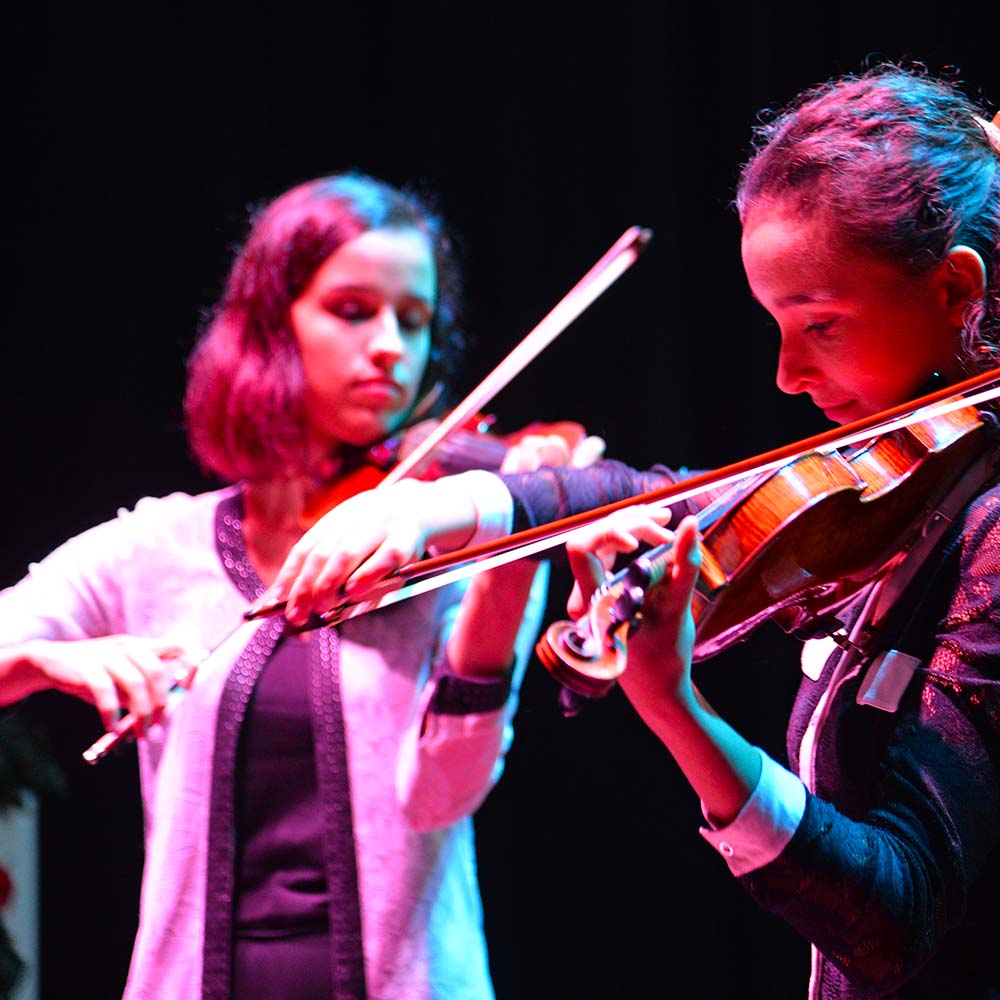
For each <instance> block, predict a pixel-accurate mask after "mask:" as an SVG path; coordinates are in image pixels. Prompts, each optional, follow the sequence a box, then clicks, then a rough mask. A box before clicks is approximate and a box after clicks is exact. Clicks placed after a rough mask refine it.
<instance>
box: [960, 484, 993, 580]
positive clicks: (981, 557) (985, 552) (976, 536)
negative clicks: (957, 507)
mask: <svg viewBox="0 0 1000 1000" xmlns="http://www.w3.org/2000/svg"><path fill="white" fill-rule="evenodd" d="M957 541H958V542H959V545H960V551H961V555H960V562H961V566H962V569H963V572H968V573H972V574H973V575H976V576H980V575H983V574H991V575H1000V483H995V484H994V485H992V486H991V487H989V488H988V489H986V490H984V491H983V492H982V493H980V494H979V495H978V496H977V497H976V498H975V499H974V500H973V501H972V502H971V503H970V504H969V506H968V507H966V509H965V514H964V516H963V518H962V522H961V524H960V526H959V534H958V537H957Z"/></svg>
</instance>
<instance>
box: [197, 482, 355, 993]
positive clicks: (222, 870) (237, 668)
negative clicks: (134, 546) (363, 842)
mask: <svg viewBox="0 0 1000 1000" xmlns="http://www.w3.org/2000/svg"><path fill="white" fill-rule="evenodd" d="M242 514H243V499H242V497H241V496H240V495H239V494H237V495H235V496H231V497H226V498H224V499H223V500H222V501H220V503H219V506H218V508H217V509H216V514H215V529H216V530H215V535H216V544H217V548H218V552H219V558H220V559H221V560H222V564H223V566H224V567H225V568H226V571H227V572H228V574H229V576H230V578H231V579H232V581H233V583H234V584H235V585H236V587H237V588H238V589H239V591H240V593H241V594H242V595H243V596H244V597H246V599H247V600H248V601H253V600H255V599H256V598H257V597H259V596H260V595H261V594H262V593H263V592H264V589H265V588H264V585H263V583H262V582H261V580H260V578H259V577H258V576H257V573H256V571H255V570H254V568H253V566H252V565H251V563H250V560H249V559H248V558H247V552H246V542H245V539H244V537H243V523H242ZM283 629H284V621H283V620H282V619H280V618H279V619H271V620H270V621H267V622H265V624H264V625H263V626H262V627H261V628H260V629H259V630H258V631H257V632H256V633H255V634H254V637H253V639H251V640H250V643H249V644H248V645H247V648H246V649H245V650H244V651H243V652H242V653H241V654H240V656H239V658H238V659H237V660H236V663H235V664H234V665H233V668H232V670H231V671H230V674H229V677H228V678H227V679H226V683H225V687H224V688H223V692H222V697H221V699H220V702H219V710H218V721H217V724H216V740H215V757H214V760H213V762H212V791H211V808H210V814H209V816H210V818H209V833H208V873H207V879H206V904H205V944H204V969H203V974H202V1000H230V997H231V993H232V940H233V902H234V900H233V895H234V882H235V867H236V844H235V839H236V838H235V830H234V817H235V808H234V805H235V803H234V798H235V778H236V753H237V749H238V745H239V735H240V727H241V725H242V723H243V719H244V717H245V715H246V709H247V706H248V705H249V703H250V697H251V695H252V693H253V688H254V684H255V683H256V681H257V678H258V677H259V676H260V672H261V670H263V668H264V664H265V663H266V662H267V659H268V657H269V656H270V655H271V653H272V652H273V651H274V647H275V646H276V645H277V642H278V639H279V638H281V635H282V632H283ZM337 644H338V638H337V636H336V633H335V632H334V631H333V630H332V629H330V630H327V629H324V630H322V631H321V632H317V641H316V642H313V643H311V644H310V645H311V647H312V648H314V649H318V650H319V652H318V653H311V654H310V662H311V664H312V670H311V674H312V682H311V683H312V709H313V727H314V733H315V739H316V760H317V767H318V781H319V790H320V799H321V801H322V805H323V810H324V831H323V832H324V855H325V857H324V862H325V867H326V872H327V883H328V887H329V891H330V898H331V901H335V902H334V903H333V905H331V907H330V947H331V961H332V973H333V981H334V986H335V993H336V996H337V998H338V1000H365V982H364V959H363V952H362V945H361V903H360V898H359V895H358V869H357V861H356V858H355V845H354V825H353V818H352V813H351V795H350V779H349V775H348V771H347V743H346V737H345V734H344V720H343V714H342V712H341V704H340V672H339V657H338V655H337V650H338V645H337Z"/></svg>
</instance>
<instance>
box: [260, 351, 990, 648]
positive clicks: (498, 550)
mask: <svg viewBox="0 0 1000 1000" xmlns="http://www.w3.org/2000/svg"><path fill="white" fill-rule="evenodd" d="M997 397H1000V368H996V369H991V370H990V371H988V372H984V373H983V374H980V375H977V376H974V377H972V378H969V379H966V380H965V381H963V382H959V383H956V384H955V385H951V386H947V387H946V388H944V389H939V390H937V391H936V392H933V393H929V394H928V395H925V396H921V397H919V398H918V399H915V400H912V401H911V402H908V403H901V404H900V405H898V406H895V407H892V408H891V409H888V410H884V411H881V412H880V413H876V414H873V415H872V416H870V417H865V418H863V419H861V420H857V421H854V422H853V423H850V424H845V425H844V426H842V427H834V428H831V429H830V430H828V431H823V432H821V433H819V434H815V435H813V436H811V437H808V438H803V439H802V440H800V441H794V442H792V443H791V444H786V445H782V446H781V447H778V448H775V449H773V450H771V451H768V452H765V453H764V454H762V455H757V456H753V457H751V458H746V459H742V460H740V461H738V462H734V463H732V464H731V465H726V466H724V467H722V468H720V469H716V470H712V471H710V472H705V473H701V474H699V475H697V476H691V477H689V478H687V479H685V480H682V481H680V482H676V483H671V484H670V485H668V486H664V487H660V488H659V489H655V490H650V491H648V492H646V493H640V494H637V495H636V496H633V497H627V498H626V499H624V500H618V501H616V502H614V503H610V504H605V505H604V506H602V507H595V508H594V509H592V510H588V511H583V512H581V513H579V514H573V515H571V516H569V517H566V518H563V519H562V520H559V521H553V522H551V523H549V524H541V525H538V526H536V527H534V528H528V529H526V530H524V531H520V532H516V533H515V534H512V535H508V536H506V537H504V538H500V539H497V540H495V541H492V542H483V543H482V544H480V545H476V546H471V547H469V548H465V549H460V550H457V551H455V552H449V553H445V554H443V555H439V556H433V557H431V558H428V559H421V560H419V561H417V562H413V563H410V564H409V565H408V566H404V567H402V568H401V569H399V570H397V571H396V572H395V573H393V574H392V575H390V576H388V577H386V579H385V580H383V581H382V582H381V583H379V584H377V585H376V586H375V587H373V588H372V590H371V591H369V593H368V594H367V595H366V596H365V597H364V598H363V599H362V600H361V601H358V602H357V603H344V604H342V605H338V606H337V607H335V608H332V609H331V610H329V611H327V612H325V613H323V614H321V615H316V616H314V618H313V619H312V620H311V621H310V622H309V623H308V624H307V625H306V626H305V628H307V629H308V628H322V627H324V626H327V625H338V624H340V623H341V622H344V621H347V620H349V619H351V618H355V617H357V616H359V615H363V614H367V613H368V612H370V611H374V610H376V609H377V608H382V607H387V606H388V605H391V604H396V603H398V602H400V601H404V600H408V599H409V598H411V597H416V596H417V595H419V594H424V593H428V592H430V591H432V590H436V589H438V588H439V587H444V586H447V585H448V584H449V583H455V582H458V581H460V580H464V579H467V578H468V577H470V576H474V575H476V574H478V573H482V572H486V571H487V570H490V569H494V568H496V567H498V566H503V565H506V564H507V563H510V562H515V561H517V560H519V559H524V558H528V557H529V556H533V555H537V554H538V553H540V552H544V551H546V550H548V549H551V548H555V547H556V546H557V545H560V544H563V543H564V542H565V541H566V540H567V538H568V536H569V535H570V534H571V533H572V532H573V531H575V530H577V529H578V528H582V527H585V526H586V525H589V524H592V523H594V522H595V521H599V520H600V519H601V518H604V517H607V516H608V515H609V514H612V513H614V512H615V511H617V510H622V509H624V508H626V507H634V506H638V505H640V504H646V505H648V506H650V507H665V506H667V505H668V504H671V503H679V502H680V501H682V500H687V499H690V498H691V497H694V496H698V495H700V494H703V493H705V492H707V491H708V490H711V489H718V488H720V487H724V486H729V485H732V484H733V483H736V482H739V481H741V480H744V479H748V478H752V477H754V476H757V475H761V474H763V473H766V472H771V471H774V470H775V469H778V468H780V467H781V466H783V465H785V464H786V463H787V462H788V461H789V460H791V459H794V458H796V457H798V456H800V455H802V454H805V453H807V452H814V451H820V452H822V451H827V452H832V451H836V450H838V449H840V448H847V447H850V446H851V445H855V444H860V443H862V442H866V441H869V440H870V439H871V438H872V437H873V436H875V435H882V434H888V433H891V432H892V431H896V430H901V429H903V428H905V427H908V426H910V425H911V424H915V423H919V422H920V421H922V420H926V419H928V418H929V417H930V416H943V415H945V414H946V413H950V412H952V411H953V410H959V409H963V408H965V407H969V406H975V405H976V404H978V403H983V402H986V401H988V400H991V399H996V398H997ZM269 613H273V612H270V611H268V610H267V609H266V608H262V609H258V610H257V612H254V611H251V612H247V615H248V620H254V619H255V618H257V617H265V616H266V615H267V614H269Z"/></svg>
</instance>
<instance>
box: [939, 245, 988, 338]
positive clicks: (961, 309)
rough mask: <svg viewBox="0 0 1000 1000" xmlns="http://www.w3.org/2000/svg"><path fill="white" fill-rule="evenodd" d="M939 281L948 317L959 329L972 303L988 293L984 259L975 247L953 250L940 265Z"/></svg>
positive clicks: (960, 247)
mask: <svg viewBox="0 0 1000 1000" xmlns="http://www.w3.org/2000/svg"><path fill="white" fill-rule="evenodd" d="M939 280H940V282H941V284H940V288H941V292H942V294H943V296H944V306H945V308H946V309H947V311H948V315H949V317H950V319H951V320H952V322H953V323H954V324H955V326H956V327H960V326H962V324H963V323H964V321H965V310H966V308H967V307H968V305H969V303H970V302H977V301H979V300H980V299H982V297H983V295H984V294H985V292H986V265H985V264H984V263H983V258H982V257H980V256H979V252H978V251H977V250H973V249H972V247H967V246H961V245H960V246H956V247H952V248H951V250H949V251H948V255H947V256H946V257H945V259H944V260H943V261H942V262H941V269H940V271H939Z"/></svg>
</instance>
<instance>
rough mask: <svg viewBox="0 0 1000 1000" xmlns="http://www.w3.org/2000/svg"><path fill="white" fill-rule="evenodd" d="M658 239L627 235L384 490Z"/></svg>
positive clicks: (634, 230) (633, 230) (399, 467)
mask: <svg viewBox="0 0 1000 1000" xmlns="http://www.w3.org/2000/svg"><path fill="white" fill-rule="evenodd" d="M652 238H653V233H652V230H649V229H643V228H642V227H641V226H630V227H629V228H628V229H626V230H625V232H624V233H622V235H621V236H619V237H618V239H617V240H615V242H614V243H613V244H612V245H611V247H610V248H609V249H608V251H607V252H606V253H605V254H604V255H603V256H602V257H601V258H600V259H599V260H598V261H597V263H596V264H594V266H593V267H592V268H591V269H590V270H589V271H588V272H587V273H586V274H585V275H584V276H583V277H582V278H581V279H580V280H579V281H578V282H577V283H576V284H575V285H574V286H573V287H572V288H571V289H570V290H569V291H568V292H567V293H566V294H565V295H564V296H563V297H562V299H561V300H560V301H559V302H557V303H556V305H555V306H553V308H552V309H551V311H550V312H549V313H548V314H547V315H546V316H545V317H544V318H543V319H542V320H541V322H540V323H538V325H537V326H536V327H535V328H534V329H533V330H531V331H530V332H529V333H528V334H527V335H526V336H525V337H524V339H523V340H522V341H521V342H520V343H519V344H518V345H517V346H516V347H515V348H514V349H513V350H512V351H511V352H510V353H509V354H508V355H507V357H505V358H504V359H503V361H501V362H500V363H499V364H498V365H497V366H496V367H495V368H494V369H493V371H491V372H490V373H489V375H487V376H486V377H485V378H484V379H483V380H482V382H480V383H479V385H477V386H476V387H475V389H473V390H472V391H471V392H470V393H469V394H468V395H467V396H466V397H465V399H463V400H462V402H460V403H459V404H458V405H457V406H456V407H455V408H454V409H453V410H452V411H451V413H449V414H448V415H447V416H446V417H444V419H443V420H442V421H441V423H440V424H438V426H437V427H435V428H434V430H433V431H431V433H430V434H428V436H427V437H426V438H424V440H423V441H421V442H420V444H419V445H417V447H416V448H414V450H413V451H411V452H410V454H409V455H407V456H406V458H404V459H402V460H401V461H400V462H398V463H397V464H396V465H395V466H394V467H393V468H392V469H391V470H390V471H389V473H388V475H386V477H385V478H384V479H383V480H382V481H381V482H380V483H379V486H384V485H387V484H389V483H395V482H398V481H399V480H400V479H405V478H406V476H408V475H409V474H410V472H412V471H413V469H415V468H416V467H417V466H418V465H419V464H420V462H421V461H422V460H423V459H424V458H425V457H426V456H427V455H428V454H430V452H432V451H433V450H434V449H435V448H436V447H437V446H438V445H439V444H440V443H441V441H443V440H444V438H446V437H447V436H448V435H449V434H450V433H451V432H452V431H453V430H454V429H455V428H456V427H460V426H462V425H463V424H464V423H465V422H466V421H467V420H468V419H469V418H470V417H471V416H473V414H475V413H478V412H479V411H480V410H481V409H482V408H483V407H484V406H485V405H486V404H487V403H489V402H490V400H492V399H493V398H494V397H495V396H496V394H497V393H498V392H500V390H501V389H503V388H504V387H505V386H506V385H508V384H509V383H510V382H511V381H512V380H513V379H514V378H515V377H516V376H517V375H519V374H520V373H521V372H522V371H523V370H524V369H525V368H526V367H527V366H528V365H529V364H530V363H531V362H532V361H534V359H535V358H536V357H537V356H538V355H539V354H540V353H541V352H542V351H543V350H545V348H546V347H548V346H549V344H551V343H552V341H553V340H555V339H556V337H558V336H559V334H561V333H562V332H563V330H565V329H566V327H568V326H569V325H570V323H572V322H573V320H575V319H576V318H577V317H578V316H579V315H580V314H581V313H582V312H583V311H584V310H585V309H587V308H588V307H589V306H590V305H591V304H592V303H593V302H594V301H595V300H596V299H597V298H598V297H599V296H601V295H603V294H604V292H605V291H607V289H608V288H609V287H610V286H611V285H612V284H613V283H614V282H615V281H617V280H618V279H619V278H620V277H621V276H622V275H623V274H624V273H625V272H626V271H627V270H628V269H629V268H630V267H631V266H632V265H633V264H634V263H635V262H636V260H637V259H638V258H639V254H640V253H642V251H643V250H644V249H645V248H646V246H647V245H648V243H649V241H650V240H651V239H652ZM377 488H378V487H376V489H377Z"/></svg>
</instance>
